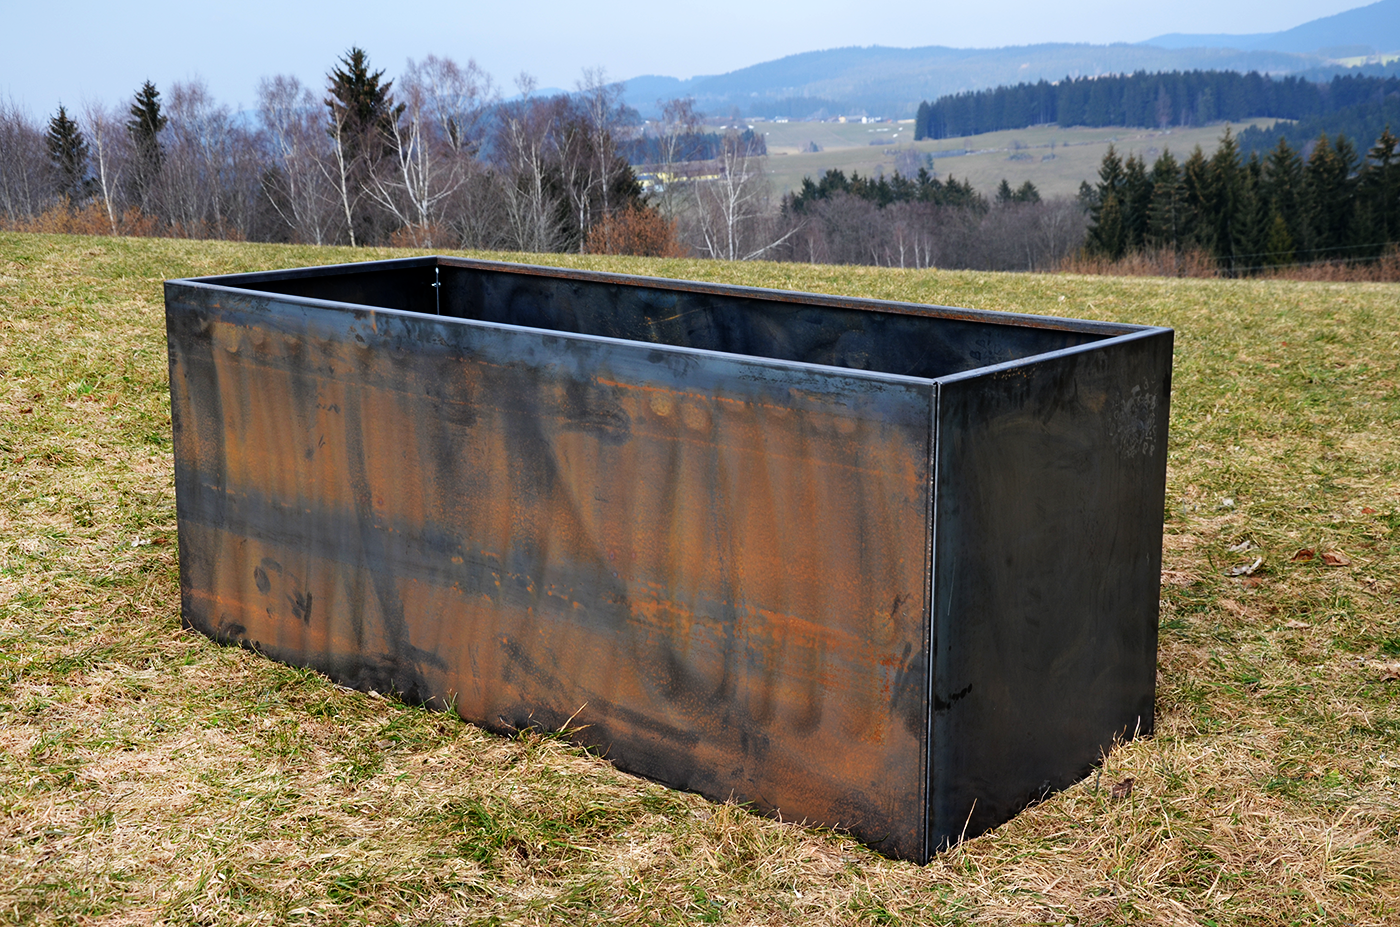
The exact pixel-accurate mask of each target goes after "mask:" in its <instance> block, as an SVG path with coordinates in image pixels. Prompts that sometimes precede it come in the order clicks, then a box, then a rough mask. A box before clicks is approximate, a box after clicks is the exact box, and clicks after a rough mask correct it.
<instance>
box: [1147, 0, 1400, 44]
mask: <svg viewBox="0 0 1400 927" xmlns="http://www.w3.org/2000/svg"><path fill="white" fill-rule="evenodd" d="M1140 44H1142V45H1151V46H1155V47H1157V48H1170V49H1186V48H1234V49H1240V50H1241V51H1260V50H1268V51H1285V52H1298V53H1302V54H1319V53H1320V54H1323V55H1324V56H1327V57H1346V56H1348V55H1356V56H1360V55H1365V54H1374V53H1380V52H1394V51H1400V0H1380V2H1379V3H1372V4H1371V5H1370V6H1363V7H1358V8H1356V9H1354V10H1345V11H1343V12H1341V13H1337V14H1336V15H1333V16H1324V17H1322V18H1321V19H1314V20H1312V21H1310V22H1306V23H1303V24H1302V25H1301V26H1295V27H1293V28H1292V29H1286V30H1284V31H1283V32H1260V33H1255V34H1253V35H1219V34H1211V35H1207V34H1201V35H1195V34H1189V33H1180V32H1172V33H1169V34H1167V35H1159V36H1157V37H1156V38H1151V39H1148V40H1147V41H1145V42H1142V43H1140ZM1348 49H1354V50H1352V51H1348ZM1366 49H1369V50H1370V51H1369V52H1368V51H1366ZM1337 52H1342V54H1337ZM1329 53H1330V54H1329Z"/></svg>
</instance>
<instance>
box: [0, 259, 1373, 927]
mask: <svg viewBox="0 0 1400 927" xmlns="http://www.w3.org/2000/svg"><path fill="white" fill-rule="evenodd" d="M391 253H393V252H374V251H366V250H360V251H353V252H352V251H349V250H348V249H314V248H303V247H275V246H266V245H235V244H228V243H222V242H201V243H195V242H187V241H177V240H170V239H149V240H135V239H118V238H101V239H98V238H71V237H59V236H41V235H17V234H0V922H8V923H17V924H100V925H127V924H131V925H137V924H140V925H145V924H195V923H198V924H215V923H218V924H225V923H227V924H258V923H267V924H280V923H303V922H305V923H336V924H340V923H363V924H390V923H395V924H398V923H403V924H410V923H411V924H471V923H497V924H501V923H512V924H513V923H521V924H543V923H575V922H603V921H606V922H621V923H638V924H651V923H697V922H698V923H726V924H770V923H774V924H799V923H800V924H807V923H813V922H815V923H851V924H865V923H870V924H961V923H968V924H1008V925H1011V924H1016V925H1019V924H1069V923H1077V924H1126V923H1160V924H1183V925H1185V924H1193V925H1200V924H1246V923H1247V924H1357V925H1370V924H1385V923H1389V922H1394V920H1395V915H1394V914H1393V913H1392V912H1394V911H1396V910H1400V849H1397V848H1398V847H1400V588H1397V583H1400V570H1397V565H1398V564H1397V553H1396V543H1397V540H1400V538H1397V533H1396V532H1397V530H1400V442H1397V440H1396V436H1397V434H1400V428H1397V425H1400V313H1397V312H1396V307H1397V306H1400V288H1397V287H1396V286H1394V285H1387V284H1365V283H1351V284H1338V283H1294V282H1287V281H1278V280H1253V281H1223V280H1201V279H1164V278H1154V277H1138V278H1110V277H1087V276H1073V275H1056V276H1039V275H998V274H987V273H946V272H916V271H891V270H880V269H875V268H830V267H827V268H823V267H816V268H809V267H802V266H795V265H778V264H749V265H734V264H724V263H717V262H715V263H710V262H700V261H684V260H649V259H641V258H603V257H578V256H553V257H545V256H530V259H531V260H536V261H541V260H550V261H552V262H555V263H561V264H568V265H571V266H589V267H607V268H610V269H614V270H620V271H624V272H641V273H649V274H654V275H659V276H681V277H689V278H705V279H713V280H720V281H724V282H741V283H750V284H755V285H761V286H775V287H789V288H798V289H806V290H817V291H828V292H847V293H859V294H864V295H872V296H877V297H885V298H894V299H912V300H919V301H925V302H938V303H944V304H951V305H971V306H976V307H978V308H986V309H1019V310H1022V311H1030V312H1042V313H1047V314H1055V313H1062V314H1068V315H1075V316H1084V317H1094V318H1115V319H1122V320H1130V321H1140V322H1152V323H1163V324H1170V325H1173V326H1175V327H1176V328H1177V331H1178V340H1177V357H1176V372H1175V386H1176V389H1175V393H1174V396H1173V415H1172V434H1171V439H1172V449H1171V461H1170V467H1171V469H1170V473H1169V486H1168V509H1167V513H1166V518H1167V522H1166V528H1167V540H1166V550H1165V570H1164V577H1163V578H1164V585H1163V592H1162V634H1161V651H1160V664H1159V665H1160V687H1159V702H1158V718H1159V721H1158V730H1157V733H1156V735H1155V736H1154V737H1152V738H1147V739H1142V740H1138V741H1134V742H1131V743H1129V744H1126V745H1124V746H1122V747H1120V748H1119V749H1116V750H1114V751H1113V752H1112V753H1111V754H1109V756H1108V757H1107V758H1106V760H1105V762H1104V765H1103V768H1102V770H1101V771H1100V773H1099V774H1097V775H1095V776H1094V777H1093V778H1091V779H1089V780H1087V781H1085V782H1083V783H1080V784H1079V785H1076V786H1074V787H1073V788H1071V789H1068V790H1066V791H1065V792H1063V793H1060V794H1057V795H1053V796H1050V797H1049V798H1047V799H1046V800H1045V801H1044V802H1042V803H1040V804H1038V805H1036V806H1035V807H1033V808H1030V809H1028V810H1027V811H1026V812H1024V813H1023V814H1021V815H1020V816H1018V817H1017V818H1015V819H1014V820H1012V821H1011V822H1009V823H1007V824H1006V825H1004V826H1002V827H1000V828H998V829H997V830H995V831H993V832H991V833H989V834H987V835H985V836H983V837H979V838H977V839H975V840H971V841H968V842H967V843H966V844H964V845H962V846H960V847H958V848H956V849H954V850H951V851H949V852H947V853H944V854H942V855H941V856H940V857H938V858H937V859H936V860H935V861H934V862H933V863H932V864H930V865H929V866H927V867H924V868H918V867H914V866H910V865H908V864H905V863H897V862H892V861H889V860H885V859H883V858H881V857H879V856H877V855H875V854H873V853H871V852H870V851H868V850H866V849H864V848H862V847H860V846H858V845H856V844H854V843H852V842H851V841H850V840H848V839H845V838H844V837H842V836H841V835H839V834H833V833H828V832H821V831H812V830H809V829H804V828H801V827H798V826H794V825H792V824H786V823H781V822H777V821H772V820H768V819H764V818H760V817H756V816H754V815H751V814H749V813H747V812H745V811H744V810H743V809H740V808H736V807H733V806H729V805H716V804H712V803H709V802H706V801H704V800H702V799H699V798H697V797H695V796H692V795H686V794H681V793H676V792H672V791H669V790H666V789H664V788H661V787H659V786H656V785H654V784H651V783H647V782H644V781H641V780H638V779H635V778H633V777H630V776H627V775H624V774H622V773H619V772H617V771H616V770H614V769H612V768H611V767H610V766H608V765H607V764H606V763H604V762H602V761H601V760H599V759H597V758H595V757H593V756H590V755H588V754H585V753H582V752H580V751H578V750H576V749H574V748H572V747H570V746H569V745H567V744H566V743H565V742H563V741H562V740H560V739H557V738H553V737H542V736H539V735H533V734H530V735H522V736H521V737H518V738H515V739H505V738H500V737H496V736H492V735H488V734H485V733H483V732H481V731H480V730H478V729H476V728H474V727H472V726H470V725H467V724H463V723H461V722H458V721H456V720H454V719H452V718H451V717H449V716H446V715H443V714H435V713H432V712H428V711H424V710H421V709H417V708H411V707H407V706H403V705H401V704H398V703H397V702H394V701H392V700H388V699H383V698H379V697H375V696H372V695H365V694H363V693H357V692H351V691H348V690H345V689H341V688H339V687H337V686H334V685H332V684H331V683H329V682H328V681H326V680H325V679H323V678H321V677H319V676H316V675H314V674H311V673H307V672H304V671H301V670H295V669H291V668H288V667H284V666H280V665H278V664H274V663H271V662H269V661H266V660H264V659H262V658H259V657H257V656H256V655H254V654H251V653H248V652H245V651H242V650H236V649H227V648H220V647H218V646H215V645H214V644H212V643H210V642H209V641H207V640H205V639H203V638H201V637H199V636H197V635H193V634H189V633H186V632H184V631H182V630H181V628H180V622H179V611H178V597H177V585H176V564H175V550H174V544H173V539H174V511H173V490H172V482H171V472H170V437H169V433H168V429H169V420H168V401H167V396H166V381H165V377H166V370H165V364H166V360H165V349H164V336H163V320H162V309H161V296H160V281H161V280H162V279H163V278H167V277H173V276H187V275H196V274H207V273H214V272H228V271H238V270H250V269H255V268H259V267H274V266H294V265H299V264H309V263H327V262H332V261H337V260H347V259H365V258H372V257H380V256H385V255H387V254H391ZM401 253H402V252H398V253H397V254H401ZM1303 549H1309V550H1313V551H1315V552H1317V555H1316V556H1314V557H1313V558H1311V559H1307V560H1304V559H1298V560H1295V559H1293V558H1294V556H1295V554H1296V552H1297V551H1299V550H1303ZM1323 553H1333V554H1340V555H1341V557H1340V558H1337V557H1335V556H1334V557H1333V558H1332V559H1333V560H1334V561H1336V560H1338V559H1344V560H1345V561H1347V562H1346V564H1345V565H1340V566H1328V565H1327V561H1326V559H1325V558H1324V557H1323V556H1322V554H1323ZM1258 557H1263V558H1264V564H1263V566H1262V567H1261V568H1260V569H1259V570H1258V571H1256V572H1255V573H1253V574H1251V575H1245V576H1231V575H1230V570H1231V568H1232V567H1234V566H1237V565H1241V564H1244V563H1248V562H1252V561H1253V560H1254V559H1256V558H1258ZM1128 777H1132V778H1133V780H1134V783H1133V788H1132V791H1131V794H1129V795H1128V796H1127V797H1124V798H1120V799H1115V798H1114V797H1113V794H1112V790H1111V786H1112V785H1114V784H1116V783H1119V782H1122V781H1123V780H1125V779H1126V778H1128Z"/></svg>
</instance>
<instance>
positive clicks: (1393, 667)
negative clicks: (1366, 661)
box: [1370, 660, 1400, 682]
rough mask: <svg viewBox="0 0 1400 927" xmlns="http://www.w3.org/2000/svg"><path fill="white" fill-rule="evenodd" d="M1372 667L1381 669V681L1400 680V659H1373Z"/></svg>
mask: <svg viewBox="0 0 1400 927" xmlns="http://www.w3.org/2000/svg"><path fill="white" fill-rule="evenodd" d="M1370 666H1371V669H1373V670H1379V671H1380V674H1381V682H1395V681H1397V680H1400V661H1397V660H1389V661H1386V660H1372V661H1370Z"/></svg>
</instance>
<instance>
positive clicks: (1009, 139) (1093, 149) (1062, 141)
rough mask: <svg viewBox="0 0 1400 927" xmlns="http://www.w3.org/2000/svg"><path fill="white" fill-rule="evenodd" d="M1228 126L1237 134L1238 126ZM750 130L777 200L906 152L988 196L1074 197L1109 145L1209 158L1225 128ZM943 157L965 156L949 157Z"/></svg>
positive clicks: (889, 162)
mask: <svg viewBox="0 0 1400 927" xmlns="http://www.w3.org/2000/svg"><path fill="white" fill-rule="evenodd" d="M1274 121H1275V120H1272V119H1263V120H1256V122H1258V123H1259V124H1261V125H1270V124H1272V123H1273V122H1274ZM1232 128H1233V131H1235V132H1239V130H1240V129H1242V128H1245V126H1243V125H1237V126H1233V127H1232ZM754 131H755V132H763V133H765V134H766V136H767V138H766V142H767V144H768V166H767V171H768V177H769V181H770V183H771V184H772V186H773V192H774V194H775V195H778V196H781V195H782V194H784V193H787V192H788V191H790V190H796V189H797V188H798V187H800V186H802V178H803V177H811V178H812V180H816V179H817V178H819V177H820V176H821V175H822V174H823V173H825V172H826V171H827V170H829V169H831V168H840V169H841V170H843V171H845V172H846V173H847V174H848V175H849V174H850V173H851V171H853V170H854V171H859V172H860V173H861V174H863V175H873V174H877V173H878V172H880V171H884V172H885V174H886V175H890V174H893V173H894V171H895V166H896V163H897V162H896V156H897V155H898V154H899V153H900V152H902V151H909V150H911V149H912V150H913V151H915V152H917V153H918V155H919V157H920V158H921V159H922V158H923V157H925V156H932V157H933V159H934V161H933V169H934V171H935V172H937V174H938V176H939V178H940V179H946V178H947V177H948V175H950V174H951V175H952V176H954V177H956V178H957V179H958V180H966V181H971V183H972V185H973V187H975V188H976V189H977V190H979V191H981V192H982V193H983V194H985V195H987V196H991V195H992V194H993V193H994V192H995V191H996V188H997V184H999V183H1001V181H1002V178H1005V179H1006V180H1007V181H1009V182H1010V184H1011V186H1013V187H1019V186H1020V185H1021V184H1023V183H1025V182H1026V181H1027V180H1029V181H1031V182H1032V183H1034V184H1035V185H1036V188H1037V189H1039V190H1040V192H1041V195H1042V196H1073V195H1074V194H1076V193H1078V192H1079V184H1080V181H1084V180H1087V181H1089V182H1090V183H1093V182H1094V181H1095V180H1096V179H1097V178H1098V175H1099V165H1100V164H1101V163H1102V162H1103V156H1104V153H1105V152H1106V151H1108V146H1109V145H1110V144H1113V145H1115V146H1116V147H1117V150H1118V153H1119V154H1120V155H1122V156H1123V157H1124V158H1126V157H1127V156H1128V155H1129V154H1137V155H1138V157H1140V158H1143V159H1145V160H1146V161H1147V163H1148V166H1149V167H1150V166H1151V164H1152V162H1153V161H1155V160H1157V157H1158V156H1159V155H1160V154H1161V153H1162V151H1163V150H1166V149H1170V150H1171V152H1172V153H1173V154H1174V155H1176V159H1177V161H1178V162H1180V161H1183V160H1185V159H1186V157H1187V156H1188V155H1189V154H1191V149H1193V148H1195V147H1196V146H1197V145H1200V146H1201V150H1202V151H1204V152H1205V153H1206V154H1207V155H1210V153H1211V152H1213V151H1214V150H1215V148H1216V145H1217V144H1218V143H1219V141H1220V136H1222V135H1224V134H1225V124H1224V123H1220V124H1217V125H1210V126H1204V127H1199V128H1175V129H1169V130H1166V131H1159V130H1156V129H1133V128H1124V127H1122V126H1108V127H1106V128H1088V127H1084V126H1075V127H1070V128H1061V127H1060V126H1053V125H1051V126H1032V127H1030V128H1027V129H1009V130H1006V131H1003V132H987V133H984V134H982V135H970V136H967V137H965V138H943V139H925V140H924V141H921V142H915V141H914V140H913V139H914V124H913V123H912V122H904V123H889V122H884V123H876V124H874V125H862V124H860V123H836V122H778V123H774V122H765V123H757V124H755V125H754ZM874 141H882V142H891V141H892V142H893V144H879V145H876V144H872V142H874ZM807 142H815V143H816V144H817V145H820V146H821V148H822V150H821V151H817V152H809V153H802V152H801V150H800V146H802V145H804V144H806V143H807ZM1052 146H1053V147H1052ZM948 152H966V154H961V153H960V154H957V155H956V156H949V155H948V154H947V153H948ZM1052 155H1053V157H1052Z"/></svg>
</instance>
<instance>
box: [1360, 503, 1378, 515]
mask: <svg viewBox="0 0 1400 927" xmlns="http://www.w3.org/2000/svg"><path fill="white" fill-rule="evenodd" d="M1361 514H1362V515H1374V514H1376V510H1375V509H1373V508H1371V507H1370V506H1369V505H1363V506H1362V507H1361Z"/></svg>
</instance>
